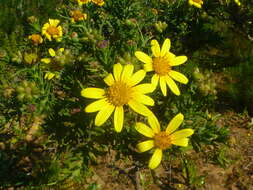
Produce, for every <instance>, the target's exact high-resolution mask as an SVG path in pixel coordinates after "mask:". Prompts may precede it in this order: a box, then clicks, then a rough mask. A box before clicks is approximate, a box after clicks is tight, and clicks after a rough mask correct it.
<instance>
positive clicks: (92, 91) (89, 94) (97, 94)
mask: <svg viewBox="0 0 253 190" xmlns="http://www.w3.org/2000/svg"><path fill="white" fill-rule="evenodd" d="M104 94H105V91H104V90H103V89H101V88H85V89H83V90H82V91H81V95H82V96H83V97H85V98H93V99H100V98H104Z"/></svg>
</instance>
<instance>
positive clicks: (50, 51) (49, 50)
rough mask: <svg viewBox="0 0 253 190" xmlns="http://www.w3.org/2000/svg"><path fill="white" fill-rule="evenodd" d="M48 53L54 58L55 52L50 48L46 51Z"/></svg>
mask: <svg viewBox="0 0 253 190" xmlns="http://www.w3.org/2000/svg"><path fill="white" fill-rule="evenodd" d="M48 52H49V54H50V55H51V57H54V56H55V55H56V54H55V51H54V50H53V49H52V48H49V49H48Z"/></svg>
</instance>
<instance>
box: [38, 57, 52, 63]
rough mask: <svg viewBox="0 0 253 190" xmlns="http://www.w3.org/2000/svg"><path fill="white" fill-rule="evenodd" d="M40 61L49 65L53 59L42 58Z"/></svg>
mask: <svg viewBox="0 0 253 190" xmlns="http://www.w3.org/2000/svg"><path fill="white" fill-rule="evenodd" d="M40 61H41V62H43V63H46V64H48V63H50V62H51V59H50V58H42V59H41V60H40Z"/></svg>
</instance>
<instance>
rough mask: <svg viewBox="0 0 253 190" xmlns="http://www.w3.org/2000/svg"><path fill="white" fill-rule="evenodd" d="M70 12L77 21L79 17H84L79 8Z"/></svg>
mask: <svg viewBox="0 0 253 190" xmlns="http://www.w3.org/2000/svg"><path fill="white" fill-rule="evenodd" d="M72 14H73V18H74V20H75V21H79V20H81V19H84V15H83V14H82V13H81V11H79V10H75V11H73V12H72Z"/></svg>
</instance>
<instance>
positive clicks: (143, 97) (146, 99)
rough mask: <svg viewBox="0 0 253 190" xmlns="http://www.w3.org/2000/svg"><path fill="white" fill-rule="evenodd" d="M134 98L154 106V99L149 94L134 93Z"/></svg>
mask: <svg viewBox="0 0 253 190" xmlns="http://www.w3.org/2000/svg"><path fill="white" fill-rule="evenodd" d="M133 96H134V100H136V101H138V102H140V103H142V104H144V105H148V106H153V105H154V104H155V102H154V100H153V99H152V98H150V97H149V96H147V95H144V94H141V93H134V94H133Z"/></svg>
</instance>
